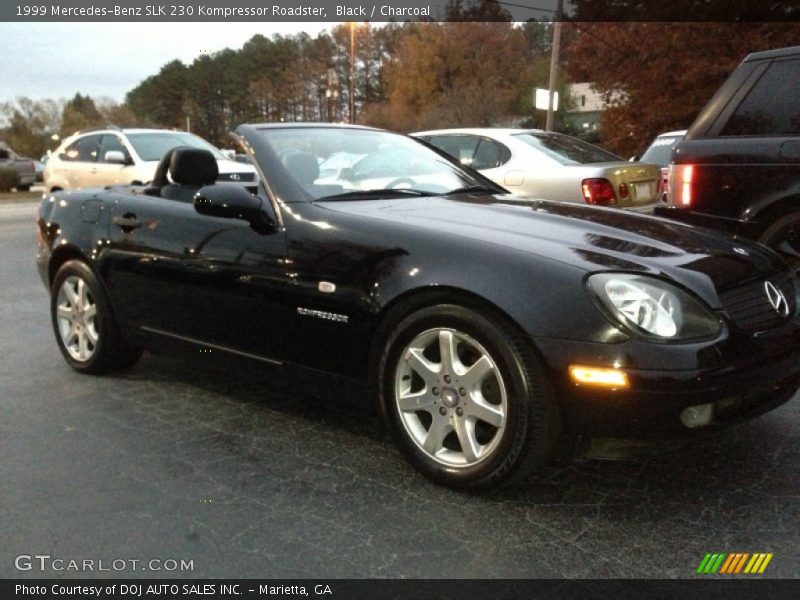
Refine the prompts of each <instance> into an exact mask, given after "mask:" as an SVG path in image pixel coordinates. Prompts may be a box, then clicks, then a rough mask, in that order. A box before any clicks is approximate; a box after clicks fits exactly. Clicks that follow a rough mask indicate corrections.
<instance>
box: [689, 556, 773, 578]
mask: <svg viewBox="0 0 800 600" xmlns="http://www.w3.org/2000/svg"><path fill="white" fill-rule="evenodd" d="M772 556H773V555H772V553H771V552H770V553H755V554H750V553H749V552H733V553H731V554H727V553H725V552H716V553H710V552H709V553H708V554H706V555H705V556H704V557H703V560H702V561H701V562H700V566H699V567H697V571H696V572H697V573H698V574H703V575H709V574H711V575H713V574H715V573H719V574H720V575H723V574H724V575H735V574H738V573H747V574H750V575H755V574H760V573H763V572H764V570H765V569H766V568H767V565H768V564H769V562H770V561H771V560H772ZM745 565H747V566H745Z"/></svg>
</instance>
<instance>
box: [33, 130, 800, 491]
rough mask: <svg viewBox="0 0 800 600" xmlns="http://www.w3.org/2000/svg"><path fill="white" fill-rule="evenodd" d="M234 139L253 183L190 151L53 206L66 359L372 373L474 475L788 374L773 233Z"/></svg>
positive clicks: (436, 455) (42, 232) (451, 168)
mask: <svg viewBox="0 0 800 600" xmlns="http://www.w3.org/2000/svg"><path fill="white" fill-rule="evenodd" d="M236 136H237V137H238V140H239V142H240V144H241V145H242V147H243V148H244V149H245V150H246V151H247V152H248V154H249V155H250V156H251V158H252V159H253V162H254V164H255V165H256V167H257V169H258V171H259V189H258V192H257V193H256V194H251V193H250V192H249V191H248V190H246V189H244V188H242V187H241V186H231V185H224V184H219V183H217V175H218V173H217V161H216V160H215V159H214V157H213V156H212V155H211V154H210V153H209V152H206V151H204V150H202V149H197V148H188V147H182V148H176V149H173V150H171V151H170V152H169V153H167V155H166V156H165V157H164V158H163V159H162V161H161V163H160V164H159V167H158V171H157V173H156V175H155V178H154V179H153V181H152V183H151V184H150V185H148V186H138V187H113V188H107V189H94V190H83V191H80V192H71V193H67V192H60V193H55V194H52V195H48V196H46V197H45V198H44V199H43V201H42V204H41V207H40V212H39V218H38V240H39V249H38V259H37V261H38V267H39V271H40V273H41V277H42V280H43V282H44V284H45V286H46V287H47V289H48V290H49V291H50V294H51V299H52V300H51V317H52V322H53V327H54V330H55V338H56V341H57V343H58V346H59V348H60V350H61V352H62V354H63V356H64V358H65V359H66V361H67V362H68V363H69V365H71V366H72V367H73V368H74V369H76V370H77V371H80V372H84V373H104V372H108V371H112V370H118V369H122V368H126V367H130V366H131V365H133V363H134V362H135V361H136V360H137V358H138V357H139V356H140V354H141V352H142V350H144V349H146V350H150V351H158V350H160V349H164V348H170V349H171V350H174V348H175V347H180V348H184V347H185V348H188V349H192V350H193V351H194V352H195V353H196V352H197V349H198V348H200V349H213V350H214V352H215V353H219V352H229V353H231V354H232V355H233V356H236V357H240V358H241V360H253V361H256V362H259V361H260V363H261V364H264V363H266V365H295V366H300V367H304V368H309V369H313V370H315V371H323V372H328V373H331V374H334V375H338V376H345V377H348V378H353V379H357V380H361V381H363V382H364V383H365V385H368V386H371V389H373V390H374V397H375V398H376V399H377V402H378V403H379V406H380V409H381V412H382V414H383V416H384V417H385V420H386V423H387V424H388V426H389V428H390V430H391V431H392V432H393V434H394V436H395V437H396V439H397V442H398V443H399V446H400V447H401V448H402V450H403V452H404V454H405V455H406V457H407V458H408V460H409V461H410V462H411V463H412V464H413V465H414V466H415V467H416V468H417V469H419V470H420V471H421V472H422V473H424V474H425V475H427V476H428V477H430V478H432V479H434V480H435V481H438V482H440V483H443V484H445V485H450V486H453V487H459V488H471V489H476V488H485V487H490V486H493V485H497V484H500V483H502V482H505V481H507V480H509V479H513V478H519V477H521V476H523V475H524V474H525V473H528V472H531V471H532V470H535V469H537V468H538V467H541V466H542V465H544V464H546V463H547V462H548V460H549V459H550V458H551V457H552V456H553V454H554V452H555V451H556V448H557V447H560V444H559V441H560V440H561V439H562V436H567V437H574V436H579V435H580V436H585V437H589V438H591V437H597V436H602V437H617V438H640V439H642V438H644V439H645V440H649V439H654V438H663V437H671V436H675V435H677V436H681V435H686V434H691V433H693V432H698V431H705V430H711V429H712V428H714V427H716V426H719V425H724V424H727V423H732V422H735V421H739V420H744V419H747V418H750V417H753V416H755V415H758V414H761V413H764V412H766V411H768V410H770V409H772V408H774V407H776V406H778V405H780V404H782V403H784V402H786V401H787V400H788V399H790V398H791V397H792V396H793V394H794V393H795V392H796V390H797V388H798V384H799V382H798V374H800V319H798V316H797V311H796V307H797V294H798V287H797V282H796V279H795V276H794V273H793V272H792V271H791V270H790V269H789V267H788V266H787V264H786V263H785V262H784V261H783V260H782V259H781V258H780V257H778V256H777V255H776V254H774V253H773V252H772V251H770V250H768V249H767V248H765V247H763V246H760V245H757V244H754V243H749V242H746V241H743V240H737V239H735V238H732V237H728V236H725V235H723V234H718V233H714V232H711V231H707V230H704V229H700V228H694V227H691V226H688V225H684V224H680V223H675V222H671V221H668V220H662V219H657V218H654V217H649V216H646V215H640V214H627V213H625V212H622V211H615V210H612V209H605V208H599V207H590V206H581V205H569V204H564V203H555V202H548V201H546V200H538V199H524V198H519V197H515V196H511V195H510V194H508V193H507V192H506V190H504V189H503V188H501V187H499V186H497V185H496V184H494V183H492V182H491V181H489V180H488V179H486V178H484V177H483V176H481V175H480V174H479V173H477V172H476V171H472V170H470V169H469V168H467V167H462V166H461V165H459V164H458V163H456V162H455V161H453V160H452V159H451V158H448V157H447V156H446V155H445V154H443V153H441V152H440V151H438V150H437V149H435V148H433V147H431V146H428V145H426V144H425V143H424V142H421V141H417V140H414V139H411V138H408V137H406V136H402V135H397V134H393V133H388V132H385V131H381V130H377V129H371V128H367V127H356V126H335V125H327V124H316V125H310V124H301V125H297V124H295V125H287V124H274V125H242V126H240V127H239V128H238V129H237V131H236ZM341 157H344V158H343V159H342V160H339V158H341ZM353 157H357V159H355V160H353ZM345 159H346V160H345ZM321 165H325V166H324V167H323V168H321ZM330 165H334V166H335V165H339V166H340V167H341V168H338V167H336V168H333V167H330ZM266 365H265V368H273V367H267V366H266ZM330 401H331V402H335V401H336V399H335V398H333V397H332V398H330Z"/></svg>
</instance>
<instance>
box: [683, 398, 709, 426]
mask: <svg viewBox="0 0 800 600" xmlns="http://www.w3.org/2000/svg"><path fill="white" fill-rule="evenodd" d="M713 414H714V405H713V404H698V405H697V406H690V407H689V408H685V409H683V412H682V413H681V422H682V423H683V424H684V425H686V427H690V428H692V429H694V428H695V427H704V426H706V425H708V424H709V423H711V417H712V416H713Z"/></svg>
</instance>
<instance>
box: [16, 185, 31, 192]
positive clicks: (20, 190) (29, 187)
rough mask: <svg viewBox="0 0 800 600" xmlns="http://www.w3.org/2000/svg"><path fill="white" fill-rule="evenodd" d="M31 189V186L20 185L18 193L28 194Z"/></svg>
mask: <svg viewBox="0 0 800 600" xmlns="http://www.w3.org/2000/svg"><path fill="white" fill-rule="evenodd" d="M30 189H31V186H29V185H18V186H17V191H18V192H28V191H30Z"/></svg>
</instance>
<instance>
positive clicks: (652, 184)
mask: <svg viewBox="0 0 800 600" xmlns="http://www.w3.org/2000/svg"><path fill="white" fill-rule="evenodd" d="M411 135H413V136H415V137H418V138H420V139H422V140H424V141H426V142H428V143H430V144H432V145H433V146H435V147H437V148H439V149H440V150H442V151H444V152H446V153H447V154H449V155H450V156H452V157H454V158H456V159H457V160H459V161H460V162H461V163H462V164H463V165H466V166H469V167H472V168H473V169H476V170H477V171H480V173H481V174H483V175H484V176H486V177H488V178H489V179H491V180H492V181H494V182H495V183H498V184H499V185H501V186H503V187H504V188H506V189H508V190H509V191H510V192H513V193H517V194H525V195H528V196H534V197H537V198H544V199H547V200H558V201H562V202H585V203H587V204H597V205H603V206H614V207H620V208H644V209H650V208H651V205H652V204H653V203H654V202H655V200H656V198H657V191H658V180H659V168H658V166H657V165H651V164H644V163H631V162H628V161H626V160H623V159H622V158H620V157H619V156H617V155H616V154H612V153H611V152H608V151H607V150H604V149H602V148H599V147H598V146H594V145H592V144H588V143H586V142H584V141H582V140H579V139H577V138H574V137H571V136H568V135H564V134H561V133H552V132H546V131H541V130H537V129H498V128H482V129H439V130H435V131H421V132H418V133H412V134H411Z"/></svg>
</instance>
